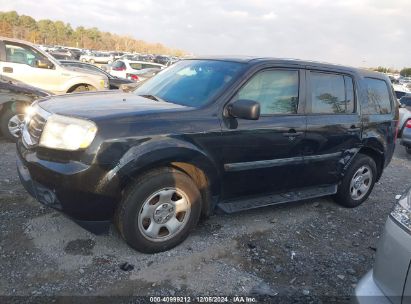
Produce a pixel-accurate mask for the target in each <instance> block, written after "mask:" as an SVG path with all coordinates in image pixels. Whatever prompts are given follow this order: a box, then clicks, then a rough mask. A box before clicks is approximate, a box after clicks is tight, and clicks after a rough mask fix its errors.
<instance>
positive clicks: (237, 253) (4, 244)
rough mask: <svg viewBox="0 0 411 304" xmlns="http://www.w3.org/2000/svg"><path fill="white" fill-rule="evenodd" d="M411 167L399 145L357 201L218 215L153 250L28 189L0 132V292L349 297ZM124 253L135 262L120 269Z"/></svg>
mask: <svg viewBox="0 0 411 304" xmlns="http://www.w3.org/2000/svg"><path fill="white" fill-rule="evenodd" d="M410 173H411V157H410V156H409V155H407V154H406V153H405V151H404V148H403V147H402V146H399V145H398V147H397V150H396V153H395V156H394V158H393V160H392V162H391V164H390V165H389V167H388V168H387V169H386V170H385V172H384V174H383V177H382V178H381V180H380V181H379V182H378V184H377V185H376V186H375V188H374V191H373V193H372V194H371V196H370V198H369V199H368V200H367V201H366V202H365V203H364V204H363V205H362V206H360V207H358V208H356V209H344V208H341V207H339V206H338V205H337V204H335V203H334V202H333V201H332V200H331V199H328V198H326V199H317V200H311V201H306V202H300V203H292V204H288V205H282V206H273V207H266V208H263V209H257V210H252V211H247V212H241V213H237V214H233V215H215V216H212V217H211V218H209V219H208V220H205V221H203V222H201V223H200V224H199V226H198V228H197V229H196V230H195V231H194V233H193V234H192V235H191V236H190V237H189V238H188V239H187V240H186V241H185V242H184V243H183V244H181V245H180V246H178V247H177V248H175V249H173V250H170V251H168V252H164V253H159V254H153V255H147V254H141V253H138V252H136V251H133V250H132V249H131V248H129V247H128V246H127V245H126V244H125V243H124V242H123V241H122V239H121V238H120V237H119V235H118V233H117V232H116V231H115V229H114V228H112V229H111V231H110V233H109V234H108V235H102V236H96V235H93V234H91V233H89V232H87V231H85V230H83V229H82V228H80V227H79V226H77V225H76V224H74V223H73V222H71V221H70V220H69V219H67V218H66V217H65V216H63V215H61V214H60V213H58V212H56V211H53V210H52V209H49V208H46V207H43V206H41V205H40V204H39V203H37V202H36V201H34V200H33V199H32V198H30V197H29V196H28V194H27V193H26V192H25V191H24V189H23V188H22V186H21V185H20V183H19V181H18V176H17V173H16V170H15V147H14V145H13V144H11V143H8V142H6V141H4V140H2V139H0V302H3V301H6V300H7V299H8V300H10V299H20V300H23V299H25V300H27V301H29V300H30V299H31V300H33V299H34V301H36V299H47V298H44V297H45V296H53V297H57V296H69V295H76V296H86V295H88V296H121V297H131V296H140V295H150V296H192V297H194V296H234V295H240V296H250V295H252V296H255V297H257V299H261V301H264V299H265V301H268V302H271V301H274V300H275V302H290V301H293V302H296V301H300V302H304V303H306V302H311V303H327V302H330V301H331V299H332V301H335V302H344V301H346V300H348V299H349V297H350V296H351V295H353V292H354V288H355V286H356V284H357V282H358V280H359V279H360V278H361V276H363V275H364V274H365V273H366V272H367V271H368V270H369V269H370V268H371V267H372V264H373V261H374V255H375V250H376V246H377V242H378V238H379V236H380V234H381V232H382V229H383V226H384V223H385V221H386V218H387V215H388V214H389V212H390V210H391V208H392V207H393V204H394V196H395V195H396V194H400V193H401V192H403V191H404V190H405V189H406V188H407V187H409V186H411V179H410V178H409V177H410ZM126 262H127V263H129V264H131V265H132V266H133V267H134V268H133V269H132V270H130V271H124V270H122V269H121V268H120V265H121V264H122V263H126ZM130 268H132V267H130ZM1 296H3V297H1ZM4 296H24V297H21V298H19V297H17V298H9V297H4ZM260 296H271V298H261V297H260ZM83 299H84V298H83ZM120 299H125V298H120ZM46 302H49V301H46ZM91 302H93V301H90V302H89V303H91Z"/></svg>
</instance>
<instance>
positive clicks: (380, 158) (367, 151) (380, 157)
mask: <svg viewBox="0 0 411 304" xmlns="http://www.w3.org/2000/svg"><path fill="white" fill-rule="evenodd" d="M359 153H361V154H364V155H367V156H369V157H371V158H372V159H373V160H374V161H375V164H376V166H377V170H378V172H377V180H376V181H378V180H379V179H380V177H381V174H382V171H383V168H384V154H382V153H378V152H377V151H375V150H373V149H371V148H367V147H364V148H361V150H360V151H359Z"/></svg>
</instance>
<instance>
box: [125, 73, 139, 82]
mask: <svg viewBox="0 0 411 304" xmlns="http://www.w3.org/2000/svg"><path fill="white" fill-rule="evenodd" d="M126 78H127V79H130V80H133V81H139V79H138V76H137V75H135V74H126Z"/></svg>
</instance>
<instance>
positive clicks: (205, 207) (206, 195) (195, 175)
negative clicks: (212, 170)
mask: <svg viewBox="0 0 411 304" xmlns="http://www.w3.org/2000/svg"><path fill="white" fill-rule="evenodd" d="M171 166H172V167H174V168H176V169H179V170H181V171H183V172H184V173H186V174H187V175H188V176H190V177H191V179H192V180H193V181H194V183H195V184H196V185H197V187H198V190H199V191H200V193H201V199H202V202H203V204H202V206H201V214H202V215H203V216H209V215H210V213H211V210H210V209H211V205H210V203H211V193H210V182H209V179H208V177H207V175H206V174H205V173H204V171H203V170H201V169H200V168H198V167H196V166H194V165H193V164H189V163H184V162H173V163H171Z"/></svg>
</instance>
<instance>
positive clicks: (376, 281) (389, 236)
mask: <svg viewBox="0 0 411 304" xmlns="http://www.w3.org/2000/svg"><path fill="white" fill-rule="evenodd" d="M396 199H397V202H396V204H395V207H394V209H393V210H392V211H391V213H390V215H389V217H388V220H387V222H386V224H385V228H384V233H383V236H382V238H381V240H380V243H379V244H378V249H377V254H376V259H375V264H374V268H373V269H372V270H371V271H369V272H368V273H367V274H366V275H365V276H364V277H363V278H362V279H361V281H360V282H359V283H358V285H357V288H356V290H355V299H356V301H357V303H360V304H364V303H367V304H368V303H369V304H371V303H372V304H378V303H387V304H410V303H411V269H410V267H411V188H410V189H409V190H408V191H406V192H405V193H404V194H403V195H402V196H399V197H396Z"/></svg>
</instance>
